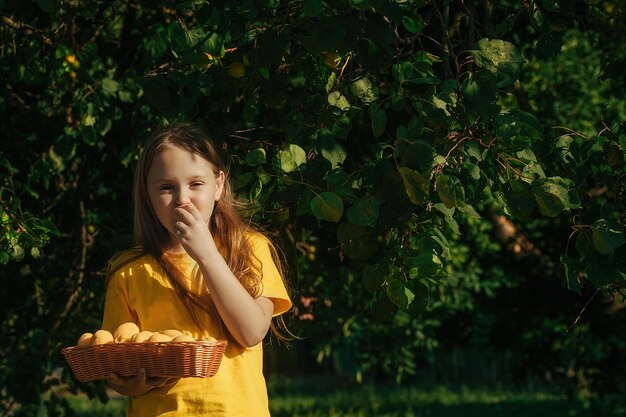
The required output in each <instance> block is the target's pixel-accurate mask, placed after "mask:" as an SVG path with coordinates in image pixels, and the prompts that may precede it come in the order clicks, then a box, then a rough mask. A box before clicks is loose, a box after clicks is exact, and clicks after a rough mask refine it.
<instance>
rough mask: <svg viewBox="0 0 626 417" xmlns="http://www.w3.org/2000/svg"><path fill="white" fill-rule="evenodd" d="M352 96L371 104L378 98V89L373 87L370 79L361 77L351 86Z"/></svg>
mask: <svg viewBox="0 0 626 417" xmlns="http://www.w3.org/2000/svg"><path fill="white" fill-rule="evenodd" d="M350 88H351V90H352V94H354V95H355V96H356V97H358V98H359V99H360V100H361V101H362V102H363V103H365V104H369V103H371V102H373V101H375V100H376V99H377V98H378V88H376V86H374V85H372V82H371V81H370V79H369V78H368V77H361V78H359V79H357V80H356V81H354V82H353V83H352V85H351V86H350Z"/></svg>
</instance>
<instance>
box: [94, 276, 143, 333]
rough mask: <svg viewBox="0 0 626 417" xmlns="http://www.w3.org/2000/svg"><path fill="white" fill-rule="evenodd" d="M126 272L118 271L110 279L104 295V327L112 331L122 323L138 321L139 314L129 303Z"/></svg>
mask: <svg viewBox="0 0 626 417" xmlns="http://www.w3.org/2000/svg"><path fill="white" fill-rule="evenodd" d="M127 284H128V283H127V280H126V274H125V273H124V272H123V271H116V272H115V273H114V274H113V275H112V276H111V278H110V279H109V282H108V285H107V288H106V295H105V297H104V314H103V318H102V327H101V328H102V329H104V330H108V331H110V332H111V333H113V331H114V330H115V329H117V326H119V325H120V324H122V323H126V322H129V321H132V322H133V323H137V315H136V314H135V312H134V311H133V309H132V308H131V306H130V304H129V303H128V299H129V297H128V285H127Z"/></svg>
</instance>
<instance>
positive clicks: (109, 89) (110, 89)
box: [102, 78, 120, 96]
mask: <svg viewBox="0 0 626 417" xmlns="http://www.w3.org/2000/svg"><path fill="white" fill-rule="evenodd" d="M119 89H120V84H119V83H118V82H117V81H115V80H114V79H112V78H105V79H104V80H102V90H103V91H104V92H105V93H106V94H108V95H110V96H112V95H114V94H115V93H117V90H119Z"/></svg>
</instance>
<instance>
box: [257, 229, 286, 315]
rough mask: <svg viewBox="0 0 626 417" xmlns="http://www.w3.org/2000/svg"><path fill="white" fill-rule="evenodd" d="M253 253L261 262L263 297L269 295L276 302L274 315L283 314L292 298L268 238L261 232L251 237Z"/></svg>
mask: <svg viewBox="0 0 626 417" xmlns="http://www.w3.org/2000/svg"><path fill="white" fill-rule="evenodd" d="M249 241H250V245H251V247H252V253H254V256H256V257H257V258H258V260H259V262H260V263H261V265H260V266H261V268H260V269H261V294H260V296H261V297H267V298H269V299H270V300H272V302H273V303H274V313H273V315H274V316H278V315H280V314H283V313H284V312H286V311H287V310H289V309H290V308H291V300H290V299H289V295H288V294H287V288H286V287H285V283H284V282H283V279H282V277H281V276H280V273H279V272H278V269H277V268H276V264H275V263H274V260H273V259H272V253H271V252H270V248H269V244H268V241H267V238H266V237H265V236H263V235H261V234H259V233H254V234H252V235H251V236H250V237H249Z"/></svg>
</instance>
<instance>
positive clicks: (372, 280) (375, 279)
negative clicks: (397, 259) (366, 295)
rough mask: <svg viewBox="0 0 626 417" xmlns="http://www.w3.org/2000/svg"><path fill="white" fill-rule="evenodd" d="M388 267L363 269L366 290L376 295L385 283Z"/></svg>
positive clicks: (376, 265) (375, 266)
mask: <svg viewBox="0 0 626 417" xmlns="http://www.w3.org/2000/svg"><path fill="white" fill-rule="evenodd" d="M386 272H387V271H386V265H384V264H379V263H377V264H374V265H371V264H370V265H367V266H365V268H364V269H363V285H364V286H365V289H366V290H367V291H369V292H370V293H372V294H374V293H375V292H376V291H377V290H378V289H379V288H380V287H381V285H383V283H384V282H385V274H386Z"/></svg>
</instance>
